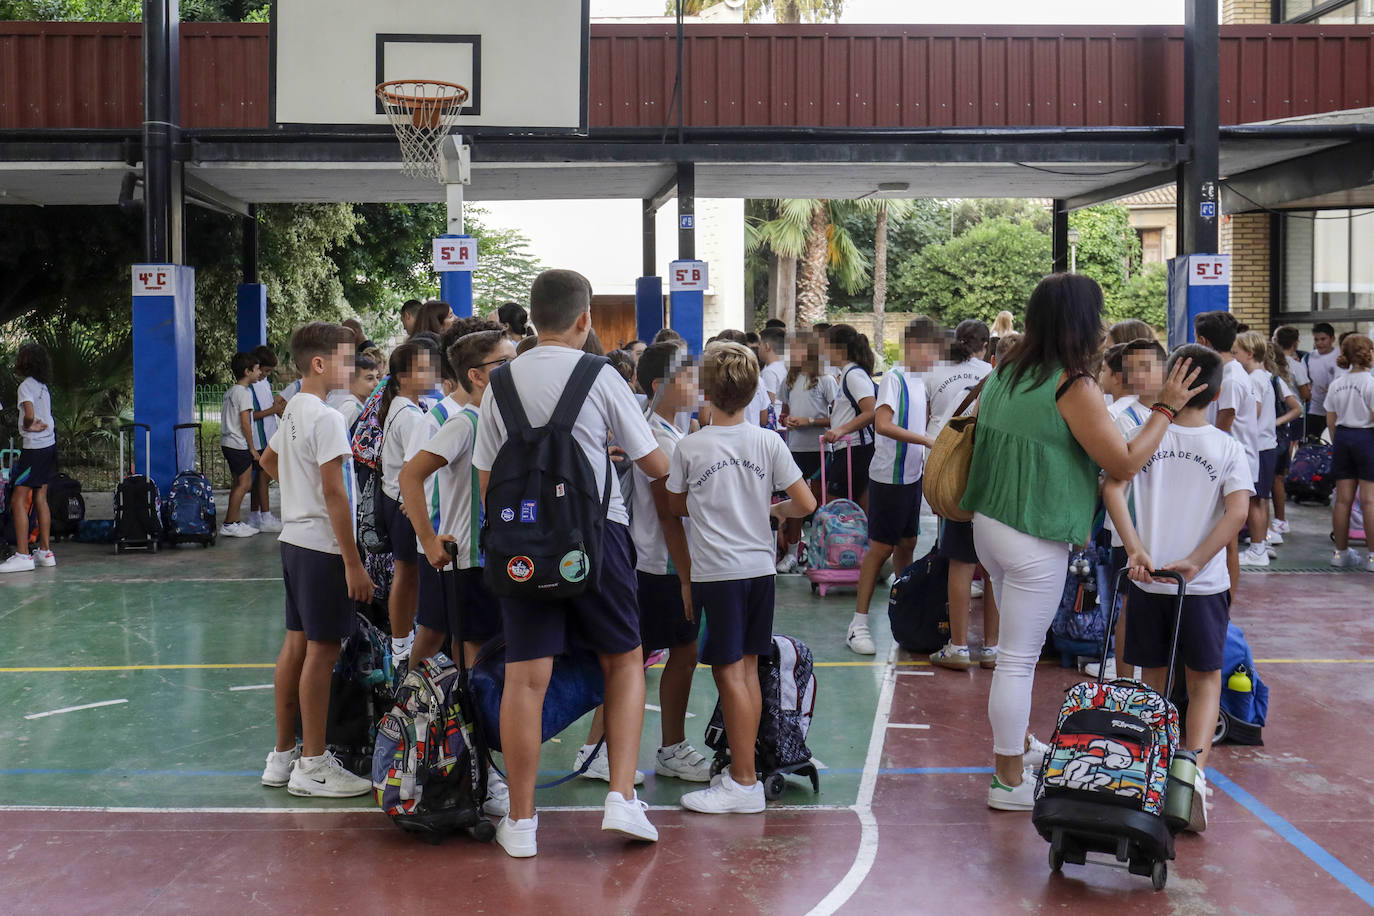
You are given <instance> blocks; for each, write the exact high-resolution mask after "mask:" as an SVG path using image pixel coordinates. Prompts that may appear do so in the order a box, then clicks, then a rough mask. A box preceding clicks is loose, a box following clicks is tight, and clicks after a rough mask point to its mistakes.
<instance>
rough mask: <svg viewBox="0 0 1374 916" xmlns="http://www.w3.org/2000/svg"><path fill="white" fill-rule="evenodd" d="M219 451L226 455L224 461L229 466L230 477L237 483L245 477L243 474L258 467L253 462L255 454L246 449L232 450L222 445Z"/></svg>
mask: <svg viewBox="0 0 1374 916" xmlns="http://www.w3.org/2000/svg"><path fill="white" fill-rule="evenodd" d="M219 450H220V451H221V452H223V453H224V461H225V463H226V464H228V465H229V476H231V477H232V478H233V479H234V480H235V481H237V480H238V479H239V478H240V477H242V476H243V472H244V471H246V470H248V469H249V468H255V467H257V465H256V464H255V463H254V462H253V453H252V452H250V451H248V449H246V448H230V447H229V446H227V445H221V446H220V447H219Z"/></svg>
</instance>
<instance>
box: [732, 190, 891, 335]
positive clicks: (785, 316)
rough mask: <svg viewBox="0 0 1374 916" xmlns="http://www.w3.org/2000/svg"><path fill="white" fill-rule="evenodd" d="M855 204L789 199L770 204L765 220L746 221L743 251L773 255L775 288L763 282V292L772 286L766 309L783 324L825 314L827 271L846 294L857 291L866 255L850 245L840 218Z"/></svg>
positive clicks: (806, 322) (865, 273) (856, 203)
mask: <svg viewBox="0 0 1374 916" xmlns="http://www.w3.org/2000/svg"><path fill="white" fill-rule="evenodd" d="M861 205H862V202H860V201H852V200H810V199H806V198H789V199H786V200H779V201H775V202H774V204H773V209H771V210H770V211H768V212H769V213H773V214H776V215H774V216H772V217H771V218H769V217H768V216H766V215H762V216H755V217H753V218H751V219H749V220H748V221H746V225H745V244H746V250H747V251H748V252H750V253H753V252H754V251H756V250H757V249H758V248H759V247H760V246H766V247H767V248H768V250H769V251H771V252H773V254H775V255H776V256H777V258H778V270H777V283H776V286H775V285H774V284H773V283H772V282H770V283H769V291H770V293H773V292H774V290H776V295H777V300H776V301H775V302H771V303H770V304H769V311H770V314H772V315H773V316H774V317H777V318H781V319H782V320H783V321H785V322H787V325H788V327H792V326H793V325H794V323H795V324H797V325H801V326H803V327H805V326H807V325H812V324H815V323H816V322H818V321H822V320H823V319H824V318H825V307H826V304H827V302H828V301H829V295H828V294H829V287H830V276H829V275H830V273H831V272H832V271H833V272H834V273H835V275H836V278H837V279H838V280H839V281H840V285H841V286H843V287H844V289H845V291H846V292H849V293H853V292H856V291H858V290H860V289H862V288H863V286H864V284H865V283H866V282H867V281H868V268H869V263H868V258H867V257H865V256H864V254H863V252H861V251H860V250H859V248H858V246H857V245H855V244H854V239H853V238H852V237H851V236H850V234H849V231H848V230H847V229H845V228H844V221H843V219H842V217H843V216H844V215H845V213H846V212H847V211H848V210H849V209H850V208H853V207H856V206H861ZM870 206H871V205H870ZM798 258H800V259H801V262H802V265H801V277H800V279H799V280H797V281H796V286H795V295H796V306H795V308H796V314H795V316H794V315H793V314H792V310H793V304H792V296H793V291H794V288H793V279H794V278H795V276H796V270H797V259H798ZM771 280H772V278H771V277H770V281H771Z"/></svg>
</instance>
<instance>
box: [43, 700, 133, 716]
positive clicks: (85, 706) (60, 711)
mask: <svg viewBox="0 0 1374 916" xmlns="http://www.w3.org/2000/svg"><path fill="white" fill-rule="evenodd" d="M127 702H129V701H128V700H101V701H100V702H99V703H83V704H81V705H80V706H63V707H62V708H61V709H50V710H48V711H47V712H31V713H29V714H28V715H27V716H25V717H24V718H25V719H46V718H47V717H48V716H60V715H62V714H63V713H68V712H77V711H78V710H82V709H95V708H97V707H100V706H118V705H119V704H120V703H127Z"/></svg>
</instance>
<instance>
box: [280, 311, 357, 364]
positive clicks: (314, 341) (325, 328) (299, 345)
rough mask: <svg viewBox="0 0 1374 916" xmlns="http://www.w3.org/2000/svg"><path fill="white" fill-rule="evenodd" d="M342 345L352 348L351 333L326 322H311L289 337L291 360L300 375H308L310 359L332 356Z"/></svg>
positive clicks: (297, 329)
mask: <svg viewBox="0 0 1374 916" xmlns="http://www.w3.org/2000/svg"><path fill="white" fill-rule="evenodd" d="M343 344H348V345H349V346H354V341H353V332H352V331H350V330H349V329H348V328H346V327H344V326H343V325H341V324H330V323H329V322H328V321H312V322H310V323H309V324H306V325H301V326H300V327H299V328H296V333H294V334H292V335H291V359H292V361H293V362H295V364H296V368H297V369H298V370H300V373H301V374H302V375H308V374H309V373H310V361H311V360H312V359H314V358H315V357H317V356H324V357H329V356H333V355H334V353H335V352H336V351H337V350H338V349H339V347H340V346H341V345H343Z"/></svg>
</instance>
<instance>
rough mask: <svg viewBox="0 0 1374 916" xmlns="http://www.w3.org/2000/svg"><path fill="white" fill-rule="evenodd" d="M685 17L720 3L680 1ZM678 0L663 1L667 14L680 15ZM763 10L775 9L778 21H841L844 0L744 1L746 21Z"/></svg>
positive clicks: (775, 16)
mask: <svg viewBox="0 0 1374 916" xmlns="http://www.w3.org/2000/svg"><path fill="white" fill-rule="evenodd" d="M681 2H682V13H683V15H684V16H696V15H698V14H699V13H700V12H701V11H702V10H704V9H706V8H707V7H710V6H715V5H716V4H717V3H719V2H720V0H681ZM677 5H678V0H664V13H665V14H666V15H668V16H672V15H675V14H676V13H677ZM764 10H772V12H773V16H774V18H775V20H776V21H777V22H826V21H830V22H839V21H840V14H841V13H842V12H843V11H844V0H744V21H745V22H753V21H754V20H756V19H758V17H759V14H760V13H762V12H763V11H764Z"/></svg>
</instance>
